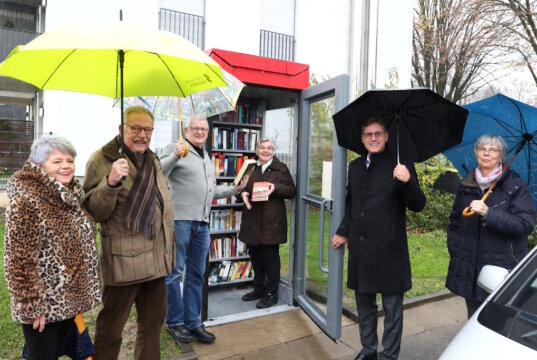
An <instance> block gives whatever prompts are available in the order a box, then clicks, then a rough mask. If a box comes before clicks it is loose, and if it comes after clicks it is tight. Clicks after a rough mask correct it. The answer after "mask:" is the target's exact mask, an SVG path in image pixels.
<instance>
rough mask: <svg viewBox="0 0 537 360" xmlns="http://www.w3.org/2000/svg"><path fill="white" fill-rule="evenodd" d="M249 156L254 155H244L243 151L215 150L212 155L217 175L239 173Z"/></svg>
mask: <svg viewBox="0 0 537 360" xmlns="http://www.w3.org/2000/svg"><path fill="white" fill-rule="evenodd" d="M249 158H250V159H251V158H252V156H247V155H243V154H241V153H237V154H230V153H223V152H220V151H217V152H213V153H212V155H211V160H212V162H213V165H214V171H215V175H216V176H235V175H237V171H238V170H239V169H240V168H241V167H242V164H243V163H244V161H245V160H248V159H249Z"/></svg>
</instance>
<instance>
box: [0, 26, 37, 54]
mask: <svg viewBox="0 0 537 360" xmlns="http://www.w3.org/2000/svg"><path fill="white" fill-rule="evenodd" d="M38 35H39V33H36V32H32V31H25V30H15V29H7V28H0V62H1V61H4V60H5V58H6V57H7V56H8V55H9V53H10V52H11V50H13V48H14V47H15V46H17V45H24V44H27V43H29V42H30V41H32V40H33V39H35V38H36V37H37V36H38Z"/></svg>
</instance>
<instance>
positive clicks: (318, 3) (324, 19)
mask: <svg viewBox="0 0 537 360" xmlns="http://www.w3.org/2000/svg"><path fill="white" fill-rule="evenodd" d="M350 5H351V0H334V1H325V0H297V11H296V13H297V20H296V21H297V30H296V39H295V40H296V62H299V63H304V64H309V65H310V74H314V75H315V76H316V77H317V79H318V80H321V79H322V78H323V77H326V76H328V77H330V78H333V77H335V76H337V75H340V74H349V73H350V71H349V70H350V69H349V56H350V54H349V40H350V33H351V32H350V18H351V17H350Z"/></svg>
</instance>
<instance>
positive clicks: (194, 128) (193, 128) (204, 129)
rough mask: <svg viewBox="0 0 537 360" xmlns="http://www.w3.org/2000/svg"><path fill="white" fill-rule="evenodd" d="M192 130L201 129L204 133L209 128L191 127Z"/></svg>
mask: <svg viewBox="0 0 537 360" xmlns="http://www.w3.org/2000/svg"><path fill="white" fill-rule="evenodd" d="M190 130H192V131H194V132H196V131H201V132H202V133H206V132H209V128H204V127H191V128H190Z"/></svg>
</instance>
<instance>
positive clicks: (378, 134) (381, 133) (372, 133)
mask: <svg viewBox="0 0 537 360" xmlns="http://www.w3.org/2000/svg"><path fill="white" fill-rule="evenodd" d="M384 133H385V131H375V132H366V133H363V134H362V135H363V136H364V137H365V138H366V139H372V138H373V135H374V136H375V137H376V138H378V137H381V136H382V135H384Z"/></svg>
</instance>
